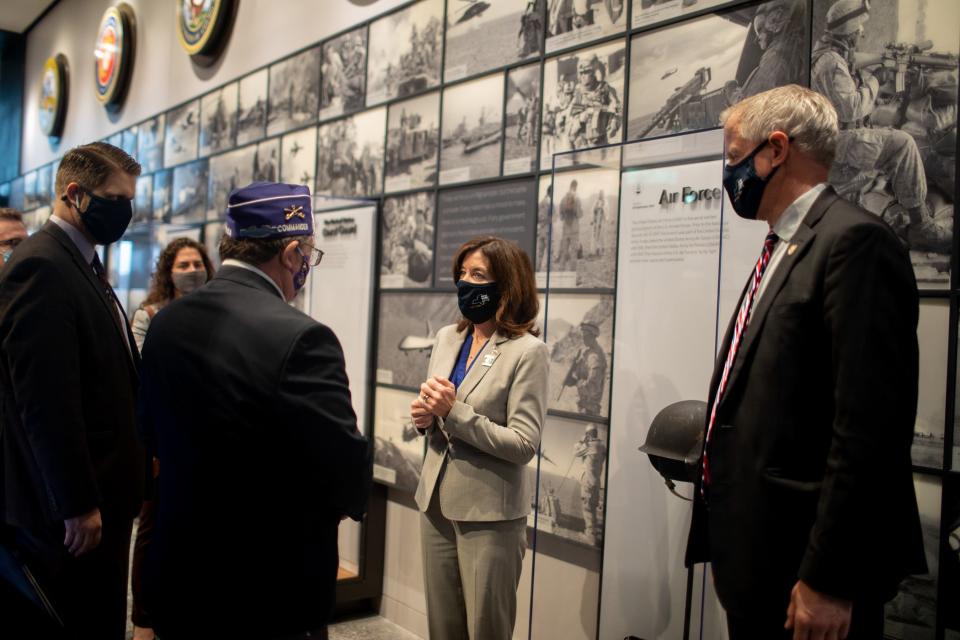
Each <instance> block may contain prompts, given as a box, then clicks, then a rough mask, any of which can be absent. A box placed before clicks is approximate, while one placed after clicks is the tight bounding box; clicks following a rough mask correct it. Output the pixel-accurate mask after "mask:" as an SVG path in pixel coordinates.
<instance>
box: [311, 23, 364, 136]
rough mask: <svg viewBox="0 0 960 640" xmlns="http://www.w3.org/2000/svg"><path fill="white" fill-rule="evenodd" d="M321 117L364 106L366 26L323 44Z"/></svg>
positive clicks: (338, 114)
mask: <svg viewBox="0 0 960 640" xmlns="http://www.w3.org/2000/svg"><path fill="white" fill-rule="evenodd" d="M320 79H321V84H320V119H321V120H328V119H330V118H336V117H337V116H340V115H343V114H346V113H352V112H354V111H359V110H360V109H363V105H364V104H365V97H366V92H365V89H366V82H367V28H366V27H360V28H359V29H354V30H353V31H350V32H349V33H345V34H343V35H342V36H340V37H338V38H334V39H333V40H328V41H327V42H325V43H324V44H323V62H322V68H321V73H320Z"/></svg>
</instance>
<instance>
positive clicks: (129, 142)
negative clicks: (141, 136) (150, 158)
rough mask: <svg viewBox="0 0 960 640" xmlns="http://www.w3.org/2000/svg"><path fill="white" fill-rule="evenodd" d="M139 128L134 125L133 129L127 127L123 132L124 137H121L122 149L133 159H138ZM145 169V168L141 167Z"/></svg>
mask: <svg viewBox="0 0 960 640" xmlns="http://www.w3.org/2000/svg"><path fill="white" fill-rule="evenodd" d="M138 131H139V127H138V126H137V125H133V126H132V127H127V128H126V129H124V130H123V136H121V141H120V148H121V149H123V150H124V152H125V153H126V154H127V155H129V156H130V157H131V158H136V157H137V133H138ZM140 168H141V169H143V166H142V165H141V167H140Z"/></svg>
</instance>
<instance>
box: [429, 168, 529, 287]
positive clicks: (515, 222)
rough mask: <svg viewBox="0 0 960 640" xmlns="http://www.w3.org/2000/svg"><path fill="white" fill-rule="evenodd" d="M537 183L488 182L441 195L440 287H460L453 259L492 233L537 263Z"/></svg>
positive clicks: (436, 279) (436, 282)
mask: <svg viewBox="0 0 960 640" xmlns="http://www.w3.org/2000/svg"><path fill="white" fill-rule="evenodd" d="M535 189H536V183H535V182H534V180H532V179H530V178H521V179H519V180H517V179H514V180H504V181H502V182H492V183H491V182H487V183H484V184H479V185H472V186H466V187H460V188H458V189H444V190H443V191H441V192H440V193H439V194H438V195H437V259H436V264H435V265H434V282H433V286H434V287H436V288H450V289H453V288H454V287H455V286H456V282H455V281H454V279H453V274H452V272H451V271H452V267H453V258H454V256H456V254H457V250H458V249H459V248H460V246H461V245H462V244H463V243H464V242H467V241H468V240H470V239H471V238H475V237H477V236H486V235H490V234H491V233H493V234H496V235H497V236H499V237H501V238H503V239H505V240H512V241H513V242H516V243H517V245H519V247H520V248H521V249H523V250H524V252H526V254H527V255H528V256H529V257H530V260H531V262H532V261H533V238H534V233H535V230H534V217H533V200H534V197H535V196H536V191H535Z"/></svg>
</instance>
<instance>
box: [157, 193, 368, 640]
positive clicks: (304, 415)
mask: <svg viewBox="0 0 960 640" xmlns="http://www.w3.org/2000/svg"><path fill="white" fill-rule="evenodd" d="M310 203H311V200H310V193H309V190H308V189H307V188H306V187H302V186H299V185H296V186H295V185H286V184H276V183H255V184H253V185H250V186H248V187H244V188H242V189H238V190H235V191H234V192H232V193H231V194H230V197H229V204H228V207H227V218H226V230H225V234H224V237H223V239H222V240H221V243H220V256H221V258H222V259H223V267H222V268H221V269H220V271H219V272H218V273H217V276H216V278H214V279H213V280H211V281H210V282H209V283H208V284H207V285H205V286H204V287H202V288H200V289H199V290H198V291H196V292H194V293H192V294H190V295H189V296H185V297H183V298H181V299H179V300H175V301H173V302H171V303H170V304H169V305H167V306H166V307H165V308H164V309H163V310H161V311H160V312H159V313H158V314H157V316H156V317H155V318H154V320H153V322H152V323H151V326H150V332H149V333H148V334H147V338H146V342H145V343H144V347H143V360H144V363H143V391H142V394H141V405H140V414H141V419H142V424H143V425H144V427H145V428H146V430H147V434H146V435H147V440H148V442H149V443H151V445H152V446H153V447H155V451H156V455H157V457H158V458H159V460H160V475H159V483H160V487H159V502H160V509H159V514H158V518H157V529H156V534H155V535H156V537H155V539H154V543H153V546H152V547H151V549H150V551H149V552H148V557H147V562H146V567H145V570H144V595H145V600H146V605H147V608H148V610H149V611H150V614H151V616H152V618H153V620H154V622H155V626H156V629H157V631H158V633H159V634H160V635H161V636H163V637H165V636H167V635H169V636H170V637H172V638H177V637H187V636H189V637H204V636H206V637H214V636H215V637H244V638H264V639H266V638H279V637H283V638H300V637H308V636H307V634H312V635H310V636H309V637H312V638H317V637H325V634H326V631H325V630H326V622H327V619H328V617H329V615H330V613H331V611H332V607H333V603H334V595H335V587H336V578H337V568H338V564H339V561H338V554H337V529H338V526H339V523H340V521H341V519H343V518H344V517H345V516H350V517H352V518H354V519H356V520H359V519H360V518H361V517H362V516H363V513H364V511H365V510H366V503H367V497H368V494H369V491H370V483H371V479H372V466H371V462H372V460H371V447H370V444H369V442H368V441H367V439H366V438H364V437H363V436H362V435H361V434H360V432H359V431H358V430H357V419H356V416H355V414H354V411H353V408H352V405H351V400H350V389H349V386H348V381H347V376H346V371H345V369H344V360H343V353H342V351H341V348H340V343H339V342H338V340H337V338H336V336H335V335H334V334H333V332H332V331H330V329H328V328H327V327H325V326H324V325H322V324H319V323H318V322H316V321H314V320H313V319H312V318H310V317H309V316H306V315H304V314H303V313H301V312H299V311H297V310H296V309H294V308H293V307H291V306H290V305H289V304H288V302H290V301H292V300H293V299H294V298H295V297H296V295H297V293H298V292H299V291H300V290H301V287H302V286H303V285H304V284H305V282H306V276H307V273H308V272H309V270H310V267H311V266H315V265H317V264H319V262H320V257H321V256H322V252H320V251H319V250H317V249H315V248H314V247H313V242H314V240H313V216H312V214H311V212H310V209H311V206H310ZM344 302H345V303H346V301H344ZM185 634H186V635H185Z"/></svg>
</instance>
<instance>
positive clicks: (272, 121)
mask: <svg viewBox="0 0 960 640" xmlns="http://www.w3.org/2000/svg"><path fill="white" fill-rule="evenodd" d="M319 108H320V47H319V46H317V47H313V48H311V49H307V50H306V51H304V52H302V53H298V54H297V55H295V56H293V57H292V58H287V59H286V60H281V61H280V62H275V63H273V64H272V65H270V99H269V112H268V116H267V118H268V119H267V135H270V136H272V135H276V134H278V133H283V132H284V131H289V130H290V129H296V128H297V127H302V126H303V125H306V124H310V123H311V122H316V121H317V111H318V109H319Z"/></svg>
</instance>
